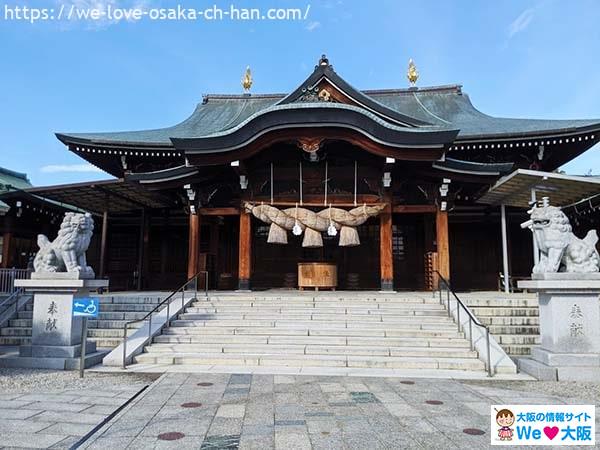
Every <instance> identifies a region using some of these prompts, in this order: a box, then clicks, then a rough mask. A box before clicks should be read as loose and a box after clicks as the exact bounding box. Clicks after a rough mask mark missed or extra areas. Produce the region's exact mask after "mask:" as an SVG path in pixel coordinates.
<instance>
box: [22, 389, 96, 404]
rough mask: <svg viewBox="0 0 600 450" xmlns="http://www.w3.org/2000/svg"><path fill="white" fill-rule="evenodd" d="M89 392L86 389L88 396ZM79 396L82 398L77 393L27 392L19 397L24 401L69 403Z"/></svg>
mask: <svg viewBox="0 0 600 450" xmlns="http://www.w3.org/2000/svg"><path fill="white" fill-rule="evenodd" d="M87 393H88V392H87V391H86V396H87ZM80 394H81V393H80ZM79 398H81V397H79V396H76V395H63V394H26V395H23V396H22V397H19V400H21V401H24V402H59V403H69V402H72V401H75V400H78V399H79ZM80 403H81V402H80ZM83 403H93V402H83Z"/></svg>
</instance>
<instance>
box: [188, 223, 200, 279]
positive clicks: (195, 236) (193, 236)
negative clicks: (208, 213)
mask: <svg viewBox="0 0 600 450" xmlns="http://www.w3.org/2000/svg"><path fill="white" fill-rule="evenodd" d="M199 256H200V215H199V214H192V213H190V228H189V238H188V279H190V278H192V277H193V276H194V275H196V274H197V273H198V270H200V269H199V264H198V263H199Z"/></svg>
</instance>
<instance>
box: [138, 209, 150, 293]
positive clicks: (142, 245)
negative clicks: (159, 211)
mask: <svg viewBox="0 0 600 450" xmlns="http://www.w3.org/2000/svg"><path fill="white" fill-rule="evenodd" d="M146 228H147V226H146V210H145V209H142V212H141V215H140V234H139V240H138V261H137V267H138V277H137V286H136V288H137V290H138V291H141V290H142V287H143V283H142V278H143V276H144V260H145V255H144V253H145V250H146V242H147V229H146Z"/></svg>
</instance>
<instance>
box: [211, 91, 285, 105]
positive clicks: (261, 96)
mask: <svg viewBox="0 0 600 450" xmlns="http://www.w3.org/2000/svg"><path fill="white" fill-rule="evenodd" d="M286 95H287V94H277V93H275V94H203V95H202V103H203V104H205V103H208V101H209V100H264V99H273V100H279V99H282V98H284V97H285V96H286Z"/></svg>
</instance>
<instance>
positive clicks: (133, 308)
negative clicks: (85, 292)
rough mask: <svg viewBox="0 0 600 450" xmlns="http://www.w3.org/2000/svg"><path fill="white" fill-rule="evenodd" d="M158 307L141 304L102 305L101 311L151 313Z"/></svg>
mask: <svg viewBox="0 0 600 450" xmlns="http://www.w3.org/2000/svg"><path fill="white" fill-rule="evenodd" d="M155 307H156V305H152V304H148V303H139V304H134V303H132V304H123V303H107V304H106V305H102V306H101V307H100V309H101V310H102V311H103V312H123V311H128V312H142V311H143V312H146V313H148V312H150V311H152V310H154V308H155Z"/></svg>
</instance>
